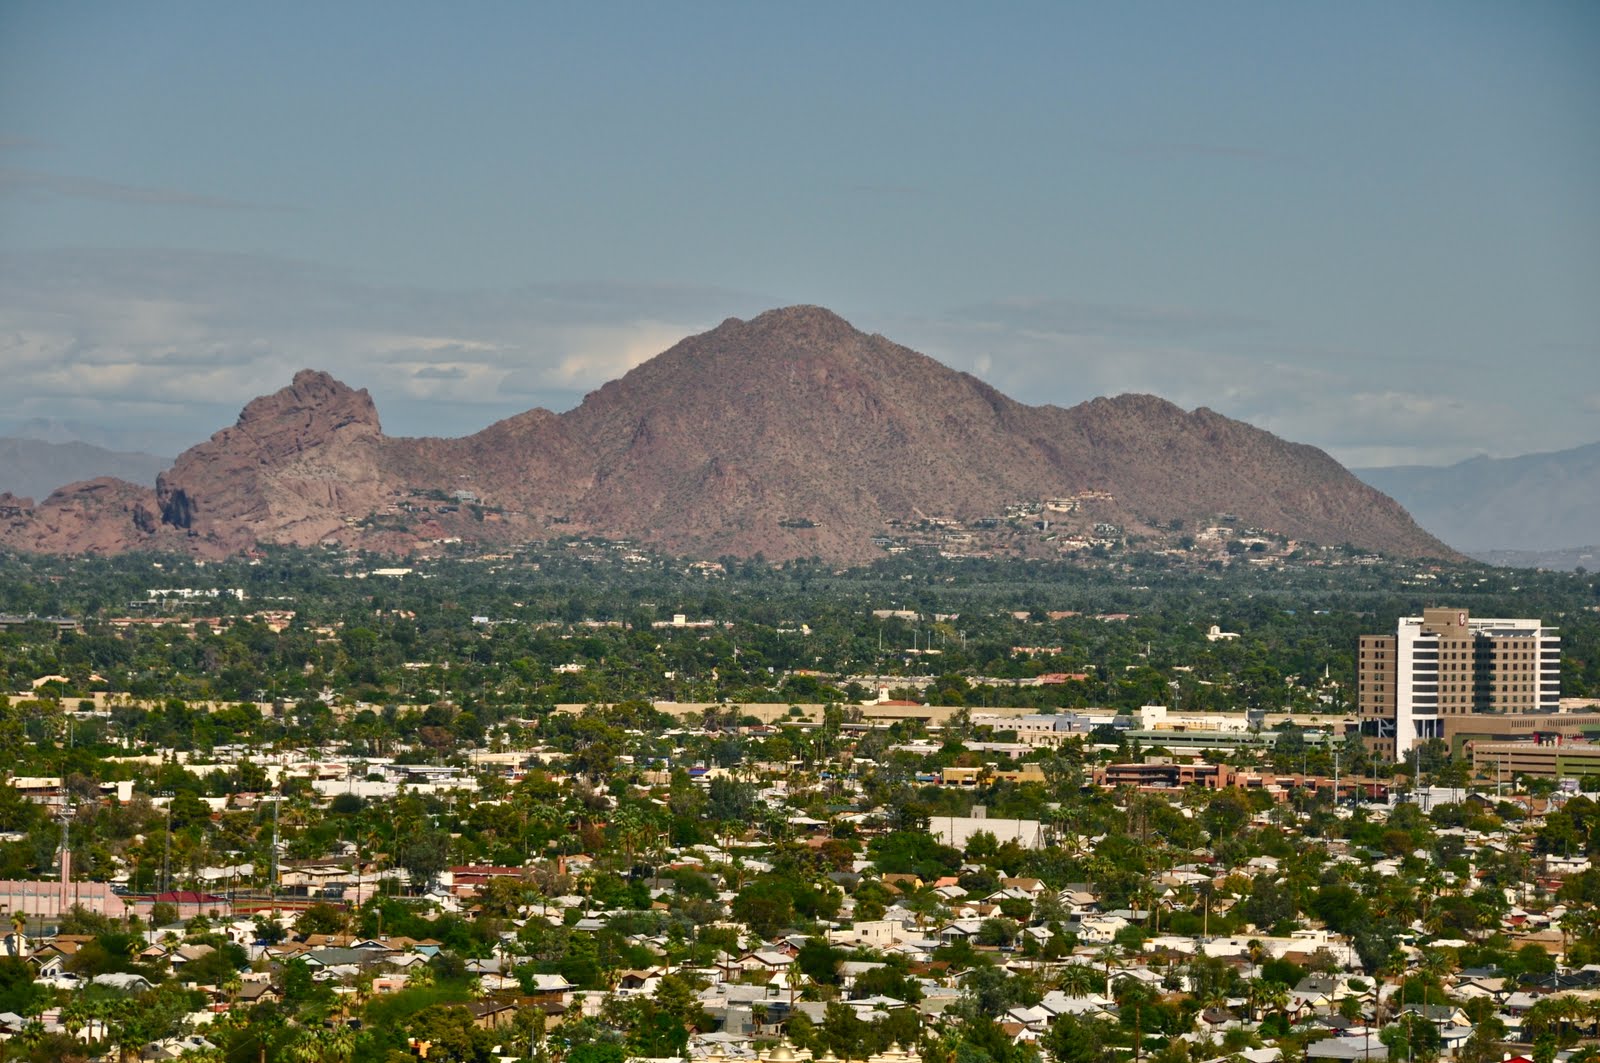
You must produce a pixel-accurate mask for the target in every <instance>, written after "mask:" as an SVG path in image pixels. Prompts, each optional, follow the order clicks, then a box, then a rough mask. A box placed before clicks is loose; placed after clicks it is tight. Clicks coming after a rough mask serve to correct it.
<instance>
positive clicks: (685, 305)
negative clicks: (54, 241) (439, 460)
mask: <svg viewBox="0 0 1600 1063" xmlns="http://www.w3.org/2000/svg"><path fill="white" fill-rule="evenodd" d="M761 309H765V305H764V303H763V301H759V300H755V299H752V298H751V297H749V296H741V295H738V294H737V293H731V292H726V291H721V290H717V289H708V288H694V287H689V286H681V285H649V284H617V285H607V284H604V283H598V282H597V283H589V284H565V285H556V286H549V287H541V288H528V289H523V290H519V291H437V290H426V289H397V288H386V287H380V286H373V285H366V284H362V283H360V282H357V281H354V280H352V279H350V278H348V277H345V276H342V275H339V274H335V273H331V272H329V271H325V270H320V269H316V268H314V267H310V266H306V265H304V264H300V263H293V262H283V261H278V260H273V259H267V258H258V257H252V256H243V255H216V254H203V253H189V252H174V251H162V252H148V253H139V252H130V251H74V252H66V251H55V252H40V253H34V254H11V255H0V361H3V364H4V366H5V368H6V370H7V374H8V378H7V383H8V407H9V410H8V413H9V415H10V417H11V418H12V423H13V424H17V423H21V422H24V421H27V420H29V419H35V418H37V419H43V420H46V421H51V422H59V421H64V420H70V419H76V420H83V421H97V422H100V423H103V424H107V425H124V426H125V427H127V429H128V430H129V432H132V433H133V434H132V435H131V436H130V437H129V438H131V439H132V440H133V441H134V442H135V443H137V442H139V439H140V437H139V435H138V432H137V431H135V429H136V428H137V427H138V426H139V425H141V424H142V425H143V427H144V428H145V430H146V431H147V432H148V433H150V434H149V436H148V439H149V440H150V442H149V443H148V445H149V446H157V445H159V446H160V447H161V449H164V450H167V451H171V450H172V449H173V448H172V444H171V439H172V431H173V429H174V425H175V424H180V423H185V422H187V423H189V424H191V425H192V429H191V432H190V434H189V436H188V442H190V443H192V442H198V441H199V440H201V439H203V438H205V437H206V436H208V435H210V434H211V433H212V432H213V431H215V430H216V429H217V428H220V427H222V426H223V425H224V424H227V423H229V422H231V420H232V419H233V417H234V416H235V415H236V414H237V411H238V409H239V408H240V407H242V406H243V404H244V403H245V402H247V401H249V400H250V399H252V398H254V397H255V396H257V395H261V394H264V393H267V392H270V391H274V390H276V389H278V388H280V387H283V386H284V385H286V384H287V383H288V382H289V380H290V379H291V377H292V376H293V374H294V373H295V372H296V371H297V370H299V369H302V368H306V367H311V368H317V369H324V370H327V371H328V372H331V373H332V374H333V375H334V376H336V377H338V378H340V379H342V380H344V381H345V382H346V383H348V384H350V385H351V386H352V387H357V388H361V387H365V388H367V389H368V390H370V391H371V392H372V394H373V397H374V399H375V401H376V402H377V405H378V409H379V412H380V414H381V415H382V416H383V419H384V424H385V427H386V429H388V430H389V431H392V432H394V433H396V434H430V435H457V434H462V433H466V432H471V431H474V430H476V429H478V428H481V427H483V425H485V424H487V423H489V422H490V421H493V420H497V419H499V418H501V417H505V416H508V415H510V414H513V413H518V412H521V411H523V410H525V409H528V408H530V407H532V406H538V405H543V406H548V407H551V408H555V409H561V408H564V407H565V406H567V405H570V404H571V403H572V402H573V401H575V399H576V398H577V397H578V396H579V395H581V394H582V392H583V391H586V390H589V389H592V388H594V387H597V386H599V385H600V384H602V383H604V382H605V381H606V380H609V379H611V378H612V377H615V376H618V375H621V374H622V373H624V372H626V371H627V370H628V369H630V368H632V367H633V366H635V365H637V364H639V363H640V362H642V361H645V360H646V359H648V358H650V357H652V356H654V355H656V354H658V353H660V352H661V351H662V350H664V349H666V348H667V347H669V346H671V344H673V343H675V342H676V341H677V340H679V339H681V338H682V337H683V336H685V335H688V334H690V333H692V332H695V331H700V330H703V329H705V328H707V327H709V326H711V325H714V324H715V323H716V322H717V321H719V320H721V319H722V318H724V317H727V316H729V314H731V313H742V314H746V315H748V314H750V313H754V312H757V311H759V310H761ZM0 430H3V426H0ZM156 433H159V434H160V435H159V439H157V438H156Z"/></svg>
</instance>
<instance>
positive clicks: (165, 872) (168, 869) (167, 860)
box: [156, 790, 173, 893]
mask: <svg viewBox="0 0 1600 1063" xmlns="http://www.w3.org/2000/svg"><path fill="white" fill-rule="evenodd" d="M156 796H157V797H162V798H165V799H166V802H167V830H166V839H165V840H166V848H165V850H164V851H163V852H162V854H161V892H162V893H168V892H171V890H172V796H173V795H172V791H171V790H162V791H161V792H160V793H159V794H157V795H156Z"/></svg>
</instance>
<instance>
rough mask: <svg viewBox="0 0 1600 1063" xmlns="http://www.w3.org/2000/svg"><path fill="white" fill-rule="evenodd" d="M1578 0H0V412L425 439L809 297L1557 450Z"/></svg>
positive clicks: (1573, 421)
mask: <svg viewBox="0 0 1600 1063" xmlns="http://www.w3.org/2000/svg"><path fill="white" fill-rule="evenodd" d="M1597 56H1600V4H1594V3H1591V2H1587V0H1575V2H1571V3H1556V2H1538V0H1527V2H1517V3H1505V2H1493V3H1488V2H1477V0H1449V2H1440V3H1429V2H1424V0H1410V2H1406V3H1398V4H1397V3H1393V2H1392V0H1386V2H1377V3H1369V2H1364V0H1349V2H1341V3H1337V4H1310V3H1283V2H1281V0H1271V2H1265V0H1264V2H1258V3H1233V2H1227V0H1217V2H1211V3H1205V4H1195V3H1192V2H1189V0H1182V2H1163V0H1141V2H1133V3H1109V2H1107V3H1087V2H1085V3H1059V2H1052V3H1043V4H1026V3H1001V4H982V5H980V4H944V3H938V2H935V0H924V2H917V3H911V2H888V0H885V2H869V3H862V2H859V0H858V2H853V3H831V2H826V0H818V2H812V3H806V4H748V3H742V4H736V3H716V2H711V0H705V2H691V3H681V4H661V3H637V4H629V3H608V2H585V3H583V4H531V3H493V2H488V0H483V2H466V3H460V4H443V3H410V2H406V0H386V2H382V3H378V2H370V3H369V2H361V0H343V2H340V3H337V4H327V3H299V2H295V0H274V2H273V3H270V4H210V3H201V2H178V0H153V2H151V3H145V4H127V3H120V2H88V0H85V2H73V0H56V2H51V0H0V372H3V373H4V379H5V384H6V387H5V394H6V396H7V401H6V402H5V404H4V406H0V432H10V433H12V434H20V433H27V434H37V435H41V436H45V437H48V438H63V439H64V438H83V439H87V440H89V441H91V442H99V443H102V444H109V445H113V446H118V447H122V448H131V449H144V450H150V451H153V452H156V453H162V454H176V453H177V452H178V451H179V450H181V449H183V448H184V447H186V446H189V445H192V444H194V443H196V442H199V441H200V440H202V439H204V438H205V437H206V436H208V435H210V434H211V433H212V432H213V431H216V430H217V429H219V428H221V427H223V426H225V425H227V424H231V423H232V422H233V420H234V419H235V418H236V417H237V415H238V411H239V409H240V407H242V406H243V405H244V403H245V402H247V401H248V400H249V399H250V398H252V397H254V396H256V395H259V394H264V393H267V392H270V391H273V390H276V389H277V388H279V387H283V386H285V385H286V384H287V383H288V382H289V380H290V378H291V377H292V376H293V374H294V372H295V371H296V370H298V369H301V368H306V367H311V368H317V369H325V370H327V371H329V372H331V373H333V374H334V375H335V376H337V377H339V378H340V379H342V380H344V381H345V382H346V383H348V384H350V385H351V386H353V387H358V388H366V389H368V390H369V391H370V392H371V393H372V395H373V397H374V399H375V400H376V402H377V405H378V409H379V411H380V415H381V416H382V418H383V422H384V427H385V430H386V431H388V432H390V433H391V434H396V435H447V436H448V435H461V434H465V433H468V432H472V431H475V430H477V429H479V428H482V427H483V426H485V425H487V424H489V423H491V422H492V421H495V420H497V419H499V418H501V417H505V416H509V415H511V414H514V413H517V412H520V411H522V410H526V409H528V408H530V407H533V406H543V407H546V408H549V409H553V410H564V409H568V408H570V407H572V406H574V405H576V404H577V403H578V402H579V401H581V400H582V397H583V396H584V394H586V393H587V392H588V391H590V390H592V389H594V388H596V387H598V386H599V385H600V384H602V383H604V382H605V381H606V380H608V379H611V378H614V377H616V376H618V375H620V374H621V373H623V372H625V371H626V370H627V369H628V368H630V367H631V366H633V365H636V364H638V363H639V362H641V361H644V360H645V359H648V358H649V357H651V356H653V355H655V354H657V353H659V352H661V351H663V350H665V349H666V348H667V347H669V346H671V345H672V344H673V343H674V342H676V341H677V340H678V339H680V338H682V337H684V336H686V335H689V334H692V333H695V332H700V331H704V330H705V329H707V328H710V327H713V326H715V325H716V324H717V323H718V322H719V321H721V320H723V319H724V318H727V317H742V318H748V317H752V316H754V315H755V314H758V313H760V312H761V311H763V310H765V309H769V308H772V307H775V306H784V305H790V304H795V303H815V304H820V305H823V306H827V307H829V308H831V309H833V310H835V311H837V312H839V313H840V314H842V315H844V316H845V317H846V318H848V319H849V320H850V321H851V322H852V323H853V324H855V325H856V326H857V327H858V328H861V329H863V330H865V331H869V332H879V333H882V334H884V335H886V336H888V337H890V338H891V339H894V340H897V341H898V342H901V343H904V344H906V345H907V346H910V347H913V348H915V349H917V350H920V351H922V352H924V353H926V354H928V355H931V356H932V357H934V358H937V359H938V360H940V361H941V362H943V363H945V364H947V365H949V366H952V367H954V368H956V369H961V370H964V371H967V372H971V373H973V374H975V375H977V376H979V377H981V378H983V379H984V380H986V381H988V382H989V383H991V384H993V385H994V386H996V387H997V388H999V389H1000V390H1001V391H1003V392H1005V393H1006V394H1008V395H1011V396H1012V397H1014V398H1017V399H1020V400H1022V401H1025V402H1029V403H1053V404H1057V405H1063V406H1066V405H1071V404H1074V403H1077V402H1082V401H1085V400H1087V399H1090V398H1093V397H1095V396H1097V395H1104V394H1117V393H1121V392H1149V393H1154V394H1157V395H1161V396H1163V397H1165V398H1168V399H1170V400H1172V401H1174V402H1177V403H1179V404H1180V405H1182V406H1184V407H1185V408H1194V407H1198V406H1206V407H1210V408H1211V409H1214V410H1217V411H1219V412H1221V413H1224V414H1227V415H1229V416H1233V417H1237V418H1240V419H1243V420H1246V421H1249V422H1251V423H1253V424H1256V425H1259V426H1260V427H1263V428H1266V429H1268V430H1270V431H1273V432H1275V433H1277V434H1279V435H1282V436H1284V437H1286V438H1290V439H1293V440H1297V441H1300V442H1306V443H1312V444H1315V445H1317V446H1320V447H1323V448H1324V449H1326V450H1327V451H1329V452H1330V453H1331V454H1332V455H1333V456H1334V457H1336V458H1338V459H1339V460H1340V461H1343V462H1344V463H1346V464H1347V465H1350V466H1353V467H1360V466H1377V465H1393V464H1407V463H1421V464H1444V463H1449V462H1453V461H1458V460H1461V459H1464V458H1467V457H1471V456H1475V455H1480V454H1487V455H1490V456H1496V457H1503V456H1511V455H1516V454H1522V453H1529V452H1535V451H1548V450H1557V449H1563V448H1566V447H1572V446H1577V445H1580V444H1585V443H1590V442H1594V441H1596V440H1600V60H1597Z"/></svg>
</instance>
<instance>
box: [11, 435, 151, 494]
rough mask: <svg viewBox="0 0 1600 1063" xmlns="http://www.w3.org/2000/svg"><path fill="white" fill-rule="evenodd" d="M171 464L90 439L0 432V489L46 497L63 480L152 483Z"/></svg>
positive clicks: (71, 481)
mask: <svg viewBox="0 0 1600 1063" xmlns="http://www.w3.org/2000/svg"><path fill="white" fill-rule="evenodd" d="M170 464H172V459H171V458H161V457H157V456H156V455H154V454H138V453H127V452H124V451H119V450H107V449H106V448H104V447H97V446H93V445H91V444H89V443H79V442H67V443H47V442H45V441H44V440H40V439H19V438H13V437H5V436H0V491H9V492H11V493H12V494H14V495H18V496H21V497H23V498H37V499H43V498H44V497H45V496H46V495H48V494H49V493H50V492H51V491H54V490H55V489H56V488H57V487H60V486H61V485H62V484H66V483H73V482H75V481H77V480H91V479H94V478H95V477H97V476H114V477H117V478H119V479H122V480H132V481H135V482H142V483H150V482H152V481H153V480H154V479H155V478H156V476H157V475H158V474H159V473H160V472H161V471H162V470H163V469H165V468H166V467H167V466H168V465H170Z"/></svg>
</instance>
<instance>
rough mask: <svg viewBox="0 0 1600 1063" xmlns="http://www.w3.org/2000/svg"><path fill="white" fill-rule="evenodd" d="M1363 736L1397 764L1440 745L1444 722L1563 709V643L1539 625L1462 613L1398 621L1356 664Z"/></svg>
mask: <svg viewBox="0 0 1600 1063" xmlns="http://www.w3.org/2000/svg"><path fill="white" fill-rule="evenodd" d="M1356 703H1357V709H1358V712H1359V714H1360V717H1361V733H1362V735H1363V736H1364V737H1365V739H1366V742H1367V745H1368V747H1369V748H1370V749H1371V750H1372V751H1373V752H1374V753H1377V754H1379V755H1381V756H1385V757H1388V758H1390V759H1395V760H1397V759H1399V758H1401V757H1404V756H1405V755H1406V754H1407V753H1409V752H1410V751H1411V748H1412V747H1413V746H1414V745H1415V744H1416V743H1418V742H1426V741H1427V740H1429V739H1431V738H1444V737H1445V729H1444V718H1445V717H1447V716H1464V715H1467V714H1470V713H1476V712H1492V713H1533V712H1555V711H1557V710H1558V709H1559V708H1560V707H1561V639H1560V637H1559V636H1558V635H1557V634H1556V629H1555V628H1551V627H1545V626H1544V625H1543V624H1542V623H1540V622H1539V621H1538V620H1488V619H1476V618H1473V617H1471V616H1468V615H1467V611H1466V610H1464V609H1425V610H1423V613H1422V615H1421V616H1405V617H1401V618H1400V622H1399V624H1398V626H1397V627H1396V630H1395V633H1394V634H1393V635H1362V636H1361V639H1360V645H1359V649H1358V656H1357V659H1356Z"/></svg>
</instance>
